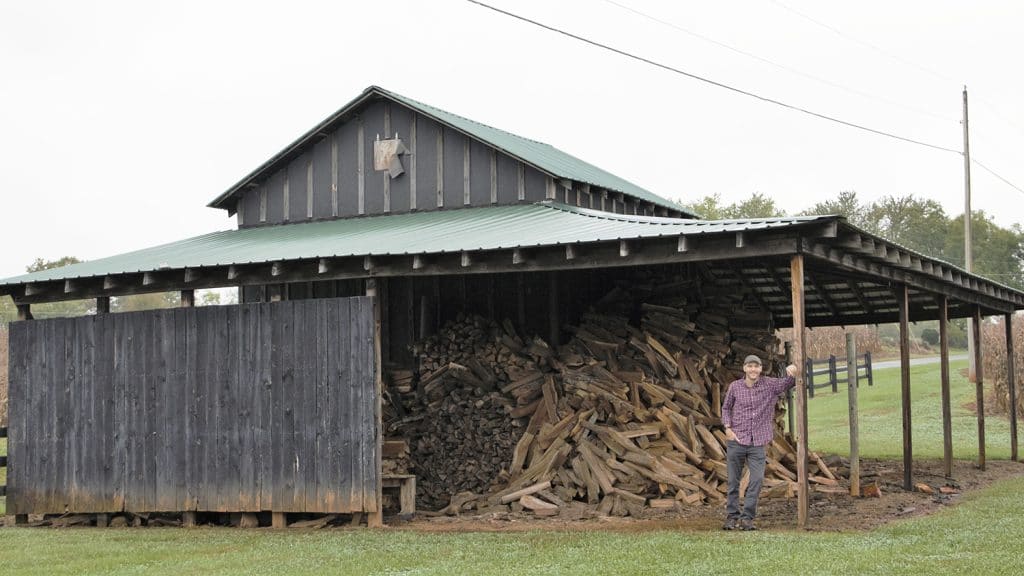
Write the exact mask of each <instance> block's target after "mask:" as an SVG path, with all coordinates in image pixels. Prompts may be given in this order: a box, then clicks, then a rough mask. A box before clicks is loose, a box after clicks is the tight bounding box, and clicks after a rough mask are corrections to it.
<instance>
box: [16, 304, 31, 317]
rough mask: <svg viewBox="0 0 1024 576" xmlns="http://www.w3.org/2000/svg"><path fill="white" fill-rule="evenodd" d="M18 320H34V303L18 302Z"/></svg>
mask: <svg viewBox="0 0 1024 576" xmlns="http://www.w3.org/2000/svg"><path fill="white" fill-rule="evenodd" d="M17 306H18V321H25V320H32V305H31V304H18V305H17Z"/></svg>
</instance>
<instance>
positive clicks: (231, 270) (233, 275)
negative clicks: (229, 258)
mask: <svg viewBox="0 0 1024 576" xmlns="http://www.w3.org/2000/svg"><path fill="white" fill-rule="evenodd" d="M239 276H241V270H240V268H239V267H238V266H235V265H234V264H232V265H231V266H228V280H235V279H237V278H238V277H239Z"/></svg>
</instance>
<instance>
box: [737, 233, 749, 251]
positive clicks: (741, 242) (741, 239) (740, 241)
mask: <svg viewBox="0 0 1024 576" xmlns="http://www.w3.org/2000/svg"><path fill="white" fill-rule="evenodd" d="M746 240H747V239H746V236H745V235H744V234H743V232H737V233H736V247H737V248H743V247H744V246H746Z"/></svg>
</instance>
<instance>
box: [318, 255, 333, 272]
mask: <svg viewBox="0 0 1024 576" xmlns="http://www.w3.org/2000/svg"><path fill="white" fill-rule="evenodd" d="M330 271H331V261H330V259H328V258H321V259H320V260H319V261H317V263H316V273H317V274H327V273H328V272H330Z"/></svg>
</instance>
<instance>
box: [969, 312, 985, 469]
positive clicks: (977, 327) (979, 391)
mask: <svg viewBox="0 0 1024 576" xmlns="http://www.w3.org/2000/svg"><path fill="white" fill-rule="evenodd" d="M971 329H972V330H973V332H974V371H975V375H976V376H977V381H976V382H975V384H974V390H975V392H976V397H975V403H976V404H977V405H978V406H977V408H976V410H977V412H978V468H979V469H980V470H985V387H984V386H983V384H982V382H983V379H982V369H981V367H982V364H981V348H982V346H981V307H980V306H975V307H974V322H973V326H971Z"/></svg>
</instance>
